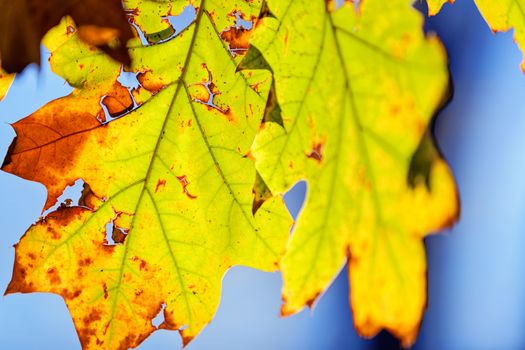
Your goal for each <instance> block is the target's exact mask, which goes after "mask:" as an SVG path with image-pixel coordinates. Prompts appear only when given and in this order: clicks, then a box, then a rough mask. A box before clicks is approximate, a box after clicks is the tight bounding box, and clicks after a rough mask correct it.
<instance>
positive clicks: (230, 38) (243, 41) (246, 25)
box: [221, 11, 253, 57]
mask: <svg viewBox="0 0 525 350" xmlns="http://www.w3.org/2000/svg"><path fill="white" fill-rule="evenodd" d="M233 15H234V16H235V25H234V26H233V27H230V28H228V29H225V30H224V31H222V33H221V39H222V40H224V41H225V42H227V43H228V50H229V51H230V54H231V55H232V56H233V57H236V56H237V55H243V54H245V53H246V51H248V48H249V46H250V38H251V36H252V28H253V21H247V20H245V19H243V15H242V13H241V12H239V11H237V12H234V13H233Z"/></svg>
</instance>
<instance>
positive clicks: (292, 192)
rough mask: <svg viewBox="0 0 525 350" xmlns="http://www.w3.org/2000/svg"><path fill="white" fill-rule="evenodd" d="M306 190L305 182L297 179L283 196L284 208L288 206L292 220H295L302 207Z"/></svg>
mask: <svg viewBox="0 0 525 350" xmlns="http://www.w3.org/2000/svg"><path fill="white" fill-rule="evenodd" d="M307 190H308V186H307V182H306V181H299V182H297V183H296V184H295V185H293V187H292V188H290V189H289V190H288V192H286V193H285V194H284V196H283V199H284V203H285V204H286V208H288V211H289V212H290V215H291V216H292V217H293V219H294V220H297V218H298V217H299V214H300V213H301V211H302V209H303V207H304V204H305V199H306V191H307Z"/></svg>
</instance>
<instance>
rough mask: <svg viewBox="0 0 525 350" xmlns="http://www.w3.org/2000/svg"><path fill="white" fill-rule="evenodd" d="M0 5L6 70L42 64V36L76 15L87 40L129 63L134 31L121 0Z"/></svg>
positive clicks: (8, 1) (0, 46) (27, 0)
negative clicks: (130, 44)
mask: <svg viewBox="0 0 525 350" xmlns="http://www.w3.org/2000/svg"><path fill="white" fill-rule="evenodd" d="M0 8H1V9H2V10H1V11H0V32H1V33H2V35H1V36H0V55H1V60H2V67H3V68H4V69H5V70H6V71H7V72H10V73H16V72H21V71H22V70H23V69H24V68H25V67H26V66H27V65H28V64H30V63H36V64H39V63H40V41H41V39H42V37H43V36H44V35H45V34H46V32H47V31H49V30H50V29H51V28H52V27H54V26H56V25H57V24H58V23H59V22H60V20H61V19H62V17H64V16H71V18H73V20H74V21H75V23H76V25H77V26H78V31H79V34H80V36H81V38H82V39H83V40H84V42H86V43H88V44H91V45H93V46H96V47H99V48H100V49H102V50H103V51H105V52H106V53H107V54H109V55H110V56H111V57H113V58H114V59H116V60H118V61H120V62H122V63H125V64H129V55H128V53H127V49H126V43H127V41H128V40H129V39H131V38H132V37H133V32H132V30H131V27H130V25H129V23H128V21H127V18H126V15H125V13H124V9H123V8H122V1H121V0H81V1H79V0H46V1H41V0H16V1H12V0H0ZM72 29H73V27H71V28H69V29H68V30H72Z"/></svg>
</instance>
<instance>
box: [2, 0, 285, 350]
mask: <svg viewBox="0 0 525 350" xmlns="http://www.w3.org/2000/svg"><path fill="white" fill-rule="evenodd" d="M153 3H158V2H157V1H155V2H153V1H151V2H149V1H131V0H130V1H129V2H128V4H127V5H128V9H129V12H130V13H131V14H133V16H134V17H133V21H135V22H136V23H141V27H140V28H139V29H141V30H144V31H146V33H147V31H148V30H149V27H148V25H149V24H148V23H149V22H150V19H147V18H148V16H150V13H149V11H152V4H153ZM166 3H168V2H166ZM192 3H193V5H194V6H195V8H196V18H195V20H194V21H193V22H192V24H191V25H190V26H189V27H188V28H186V29H185V30H184V31H182V32H180V33H176V34H177V35H176V36H172V37H169V38H167V39H166V40H163V41H159V42H158V43H157V44H154V45H147V46H142V45H141V44H140V41H139V40H138V39H134V41H132V42H130V47H131V48H130V54H131V56H132V60H133V65H132V66H131V68H130V69H131V73H132V74H134V75H136V76H137V79H138V81H139V82H140V85H139V86H138V87H137V88H133V89H130V88H126V87H125V86H123V85H122V84H121V83H120V82H119V80H118V79H119V74H121V67H120V66H119V65H118V64H116V63H115V62H114V61H111V60H110V59H109V58H108V57H106V56H105V55H102V54H101V53H100V52H99V51H96V50H94V49H92V48H89V47H87V46H86V45H85V44H83V43H82V42H81V41H80V40H79V38H78V34H77V32H76V31H74V30H70V28H69V25H70V23H68V20H64V21H63V22H62V24H61V25H60V26H59V27H57V28H55V29H54V30H53V31H52V32H51V33H50V34H49V36H48V37H47V38H46V45H47V46H48V48H49V49H50V50H51V52H52V58H51V64H52V67H53V69H54V71H55V72H57V73H58V74H59V75H61V76H62V77H64V78H65V79H66V80H67V81H68V82H69V83H70V84H71V85H72V86H73V87H75V90H74V91H73V92H72V93H71V94H70V95H69V96H66V97H64V98H61V99H58V100H55V101H52V102H50V103H49V104H47V105H46V106H44V107H42V108H41V109H40V110H38V111H36V112H35V113H33V114H32V115H30V116H28V117H27V118H25V119H23V120H21V121H19V122H17V123H15V124H14V125H13V127H14V129H15V131H16V133H17V138H16V140H15V142H14V143H13V145H12V146H11V148H10V150H9V152H8V155H7V157H6V160H5V162H4V165H3V167H2V169H3V170H4V171H7V172H10V173H13V174H16V175H18V176H21V177H23V178H26V179H29V180H33V181H38V182H40V183H42V184H44V185H45V186H46V188H47V190H48V198H47V201H46V204H45V209H49V208H51V207H52V206H53V205H54V204H55V203H56V200H57V198H58V197H59V196H60V195H61V193H62V191H63V190H64V188H65V187H66V186H67V185H72V184H73V183H74V182H75V181H77V180H78V179H82V180H83V181H84V182H85V185H84V191H83V195H82V197H81V199H80V201H79V203H78V205H74V206H70V205H69V204H67V203H66V204H62V205H61V206H60V207H59V208H58V209H57V210H55V211H52V212H51V213H49V214H48V215H46V216H45V217H43V218H42V219H41V220H39V221H38V222H37V223H35V224H34V225H33V226H32V227H31V228H30V229H29V230H28V231H27V232H26V234H25V235H24V237H23V238H22V239H21V241H20V242H19V243H18V244H17V246H16V260H15V269H14V274H13V279H12V281H11V283H10V284H9V287H8V290H7V292H8V293H15V292H23V293H26V292H52V293H56V294H59V295H61V296H62V297H63V298H64V300H65V302H66V303H67V306H68V308H69V311H70V313H71V315H72V318H73V321H74V324H75V327H76V330H77V332H78V335H79V337H80V340H81V343H82V346H83V348H84V349H111V350H113V349H128V348H130V347H136V346H138V344H140V342H141V341H142V340H144V339H145V338H146V337H147V336H148V335H150V334H151V333H152V332H153V331H155V330H156V329H157V328H156V327H155V326H153V325H152V319H153V318H154V317H155V316H156V315H157V314H158V313H159V311H162V310H163V311H162V312H163V313H164V321H163V323H162V324H161V325H160V326H159V328H162V329H172V330H179V331H180V333H181V335H182V338H183V342H184V343H185V344H186V343H188V342H189V341H190V340H191V339H192V338H193V337H195V336H196V335H197V334H198V333H199V332H200V331H201V330H202V328H203V327H204V326H205V325H206V324H207V323H208V322H210V320H211V318H212V317H213V315H214V313H215V311H216V309H217V306H218V303H219V298H220V288H221V280H222V277H223V275H224V273H225V272H226V270H227V269H228V268H229V267H231V266H233V265H245V266H250V267H254V268H257V269H261V270H265V271H273V270H275V269H276V268H277V264H278V261H279V259H280V257H281V255H282V254H283V253H284V249H285V245H286V242H287V239H288V236H289V228H290V225H291V219H290V218H289V214H288V212H287V211H286V208H285V206H284V203H283V202H282V199H281V198H280V197H268V196H267V197H265V200H264V201H263V203H259V204H258V205H259V207H258V210H254V207H253V205H254V200H255V199H257V198H258V197H257V194H258V193H259V192H261V193H262V192H263V190H264V188H263V189H261V184H260V183H258V182H256V179H257V178H258V177H257V174H256V170H255V164H254V162H253V160H252V159H250V158H249V157H247V156H246V155H247V153H248V151H249V148H250V146H251V144H252V142H253V140H254V138H255V135H256V132H257V130H258V129H259V126H260V121H261V120H262V118H263V115H264V110H265V106H266V101H267V96H268V91H269V88H270V83H271V75H270V73H269V72H266V71H257V72H236V68H237V62H238V60H239V59H240V57H234V55H233V54H232V52H230V48H229V47H228V45H229V43H228V42H227V41H223V40H222V39H221V33H223V32H224V31H227V30H229V29H231V28H230V27H231V26H233V25H234V23H235V15H234V12H235V11H238V12H242V13H243V15H244V16H246V18H247V19H249V18H255V17H256V16H257V15H258V13H259V9H260V6H261V4H260V2H258V1H252V0H250V1H242V0H236V1H226V0H220V1H213V2H212V1H206V0H202V1H200V2H197V1H193V2H192ZM133 4H136V6H138V7H137V8H135V7H133ZM170 4H171V6H170V9H169V11H172V12H170V14H177V13H178V11H181V10H182V8H183V7H184V6H183V5H186V4H187V2H185V1H175V2H170ZM142 27H144V28H142ZM157 29H158V28H156V29H154V30H152V31H150V32H149V33H155V30H157ZM122 74H124V73H122ZM128 74H130V73H128ZM253 192H255V198H254V194H253ZM107 231H109V233H107ZM107 235H111V236H112V240H110V239H109V238H107Z"/></svg>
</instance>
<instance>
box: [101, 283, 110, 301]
mask: <svg viewBox="0 0 525 350" xmlns="http://www.w3.org/2000/svg"><path fill="white" fill-rule="evenodd" d="M102 290H103V291H104V299H107V298H108V297H109V293H108V285H107V284H106V283H103V284H102Z"/></svg>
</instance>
